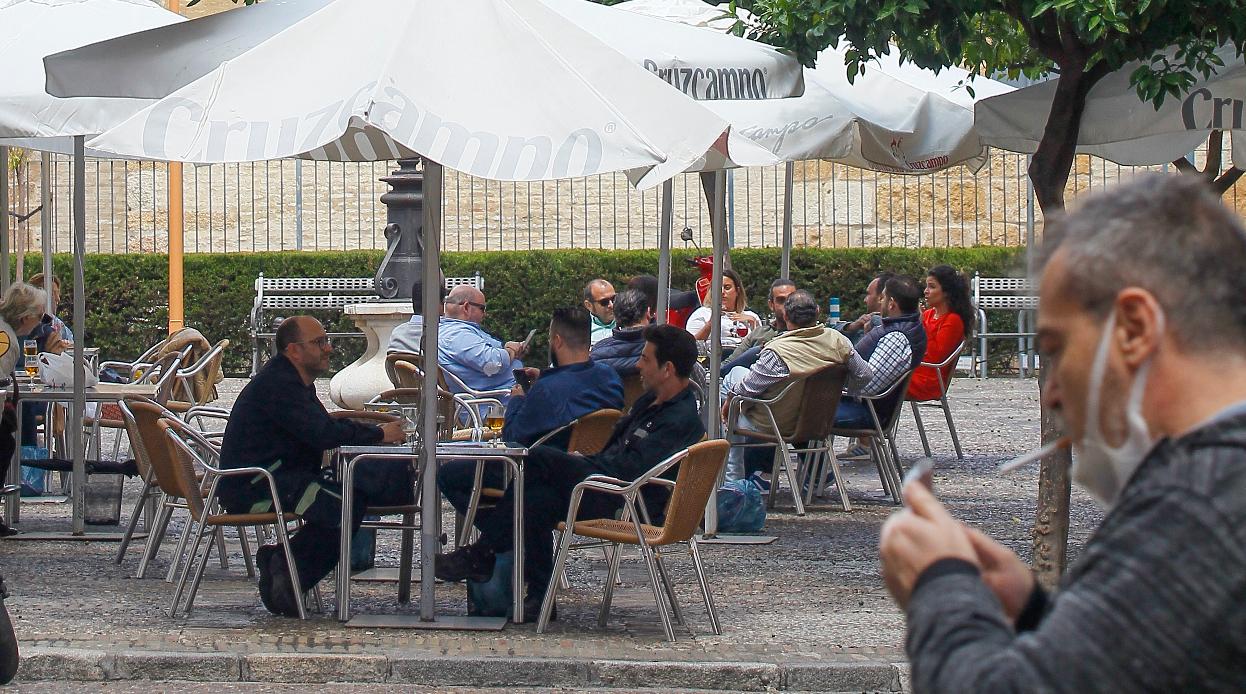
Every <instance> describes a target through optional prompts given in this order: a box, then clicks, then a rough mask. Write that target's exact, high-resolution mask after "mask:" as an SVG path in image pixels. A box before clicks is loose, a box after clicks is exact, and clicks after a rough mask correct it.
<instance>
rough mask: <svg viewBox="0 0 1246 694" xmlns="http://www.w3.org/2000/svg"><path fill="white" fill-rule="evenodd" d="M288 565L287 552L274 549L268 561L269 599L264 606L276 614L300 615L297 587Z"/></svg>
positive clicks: (284, 615) (283, 615) (285, 615)
mask: <svg viewBox="0 0 1246 694" xmlns="http://www.w3.org/2000/svg"><path fill="white" fill-rule="evenodd" d="M287 566H288V564H287V563H286V555H285V552H278V551H273V552H272V555H271V558H270V559H269V562H268V581H269V587H268V601H267V602H265V603H264V607H267V608H268V611H269V612H272V613H273V614H275V615H280V616H282V617H298V616H299V607H298V601H297V599H296V596H295V593H294V591H295V590H297V588H295V586H294V584H293V583H292V582H291V581H290V570H289V569H288V568H287ZM261 595H262V594H261Z"/></svg>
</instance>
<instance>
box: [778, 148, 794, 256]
mask: <svg viewBox="0 0 1246 694" xmlns="http://www.w3.org/2000/svg"><path fill="white" fill-rule="evenodd" d="M795 171H796V165H795V164H794V163H792V162H790V161H789V162H787V164H785V165H784V167H783V256H782V258H781V259H780V261H779V277H781V278H783V279H788V278H790V277H791V276H792V179H793V178H794V174H795Z"/></svg>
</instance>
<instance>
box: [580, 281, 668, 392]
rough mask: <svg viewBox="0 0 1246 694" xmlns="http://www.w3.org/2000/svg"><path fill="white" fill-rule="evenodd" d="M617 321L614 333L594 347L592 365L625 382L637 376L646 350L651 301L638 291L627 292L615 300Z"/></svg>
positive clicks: (650, 317) (651, 313)
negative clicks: (646, 332) (613, 372)
mask: <svg viewBox="0 0 1246 694" xmlns="http://www.w3.org/2000/svg"><path fill="white" fill-rule="evenodd" d="M614 319H615V328H614V331H613V332H612V333H611V335H610V337H607V338H605V339H604V340H602V341H600V342H598V343H597V344H595V345H593V348H592V353H591V354H592V357H593V361H595V362H597V363H598V364H605V365H606V366H609V367H610V368H612V369H614V370H615V372H616V373H618V374H619V377H620V378H626V377H628V376H631V375H634V374H635V373H636V371H637V369H636V363H637V362H639V361H640V353H641V352H642V351H644V349H645V336H644V332H645V328H647V327H649V323H650V322H651V321H652V320H653V307H652V306H650V305H649V298H648V297H646V296H645V293H644V292H642V291H640V290H638V289H628V290H627V291H624V292H623V293H621V294H619V295H618V296H616V297H615V298H614Z"/></svg>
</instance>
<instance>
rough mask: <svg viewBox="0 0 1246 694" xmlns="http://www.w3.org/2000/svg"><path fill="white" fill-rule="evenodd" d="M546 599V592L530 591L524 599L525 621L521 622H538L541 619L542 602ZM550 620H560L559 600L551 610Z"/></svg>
mask: <svg viewBox="0 0 1246 694" xmlns="http://www.w3.org/2000/svg"><path fill="white" fill-rule="evenodd" d="M544 601H545V593H535V594H533V593H528V596H527V597H525V598H524V599H523V621H522V622H519V624H536V623H537V622H538V621H540V619H541V603H542V602H544ZM549 621H551V622H557V621H558V602H557V601H555V602H554V607H553V608H552V609H551V610H550V611H549Z"/></svg>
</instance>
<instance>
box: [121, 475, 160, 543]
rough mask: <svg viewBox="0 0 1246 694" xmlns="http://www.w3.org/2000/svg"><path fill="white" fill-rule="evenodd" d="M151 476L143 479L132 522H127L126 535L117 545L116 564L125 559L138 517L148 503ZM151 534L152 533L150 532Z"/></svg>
mask: <svg viewBox="0 0 1246 694" xmlns="http://www.w3.org/2000/svg"><path fill="white" fill-rule="evenodd" d="M151 486H152V485H151V476H150V475H149V476H148V478H147V479H146V480H143V491H142V492H141V493H140V494H139V495H138V502H136V503H135V504H134V510H133V511H131V512H130V522H129V523H127V524H126V528H125V535H123V536H122V537H121V544H120V545H119V546H118V547H117V556H116V557H115V558H114V559H113V563H114V564H120V563H121V560H122V559H125V552H126V550H127V549H129V547H130V541H131V540H132V539H133V538H134V529H135V528H137V527H138V519H139V517H140V516H142V515H143V506H144V504H146V503H147V497H148V496H149V495H150V494H151ZM148 536H149V537H150V536H151V533H148Z"/></svg>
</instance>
